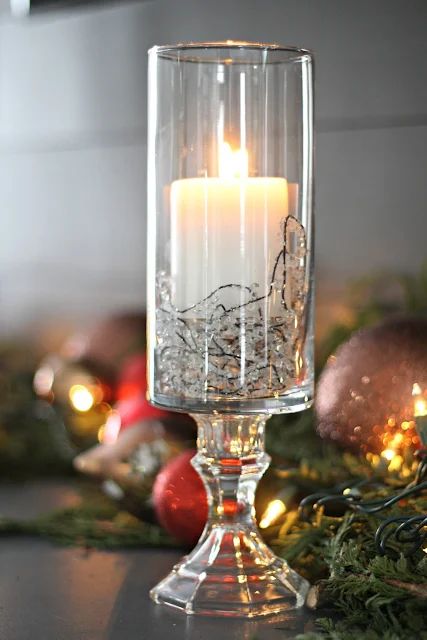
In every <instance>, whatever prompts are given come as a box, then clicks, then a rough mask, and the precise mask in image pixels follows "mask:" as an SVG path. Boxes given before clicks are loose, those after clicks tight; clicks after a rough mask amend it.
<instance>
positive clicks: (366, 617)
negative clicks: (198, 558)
mask: <svg viewBox="0 0 427 640" xmlns="http://www.w3.org/2000/svg"><path fill="white" fill-rule="evenodd" d="M396 284H397V285H398V287H399V296H397V298H396V299H393V301H392V302H391V299H392V298H390V296H389V295H388V293H389V291H390V289H393V288H395V287H396ZM351 297H352V300H351V303H350V306H351V308H352V309H353V314H352V318H351V320H350V321H349V322H347V323H346V324H345V325H344V324H343V325H337V326H335V327H334V329H333V330H332V331H331V332H330V333H329V334H328V336H327V338H326V339H325V340H324V341H323V343H322V344H321V345H320V347H319V348H318V356H319V357H318V369H320V368H321V367H322V366H323V364H324V362H325V360H326V357H327V356H328V355H329V354H330V353H331V352H332V351H334V350H335V348H336V347H337V346H338V345H339V344H340V343H341V342H343V341H344V340H346V339H347V338H348V337H349V336H350V334H351V333H352V332H353V331H354V330H356V329H358V328H360V327H362V326H366V325H368V324H371V323H372V322H375V321H377V320H380V319H383V318H384V317H385V316H386V315H387V314H388V313H390V312H396V311H401V312H402V311H404V312H409V313H423V314H425V313H426V312H427V265H426V266H425V267H423V269H422V271H421V273H420V274H419V275H418V276H417V277H411V278H409V277H407V278H403V277H400V276H396V277H390V276H389V275H387V276H384V277H375V278H370V279H369V280H365V281H364V282H362V283H359V284H358V285H357V286H356V287H354V289H353V291H352V296H351ZM22 351H23V350H22V347H21V348H18V349H14V348H12V347H11V348H9V347H8V348H5V349H2V350H1V353H0V355H1V358H0V462H1V464H0V468H1V471H0V474H1V475H3V476H4V477H7V478H8V479H10V478H11V477H15V478H21V477H27V478H28V477H30V478H31V477H39V476H40V475H46V474H48V475H58V474H60V475H63V474H70V472H71V464H70V462H71V458H72V450H71V449H70V447H69V445H68V444H67V442H66V438H65V437H63V434H64V429H63V428H62V425H61V424H60V420H59V419H58V417H57V416H56V415H54V414H53V413H50V414H49V415H48V414H45V413H43V411H42V409H43V407H44V405H40V404H38V403H37V400H36V399H35V397H34V394H33V392H32V389H31V377H32V370H33V364H34V363H33V362H22V361H21V360H20V359H19V358H20V356H19V354H22ZM15 353H17V354H18V356H17V360H16V357H15ZM15 360H16V361H15ZM11 363H12V365H13V366H11ZM1 365H3V366H1ZM11 371H12V373H10V372H11ZM43 410H46V409H43ZM35 427H36V428H35ZM267 439H268V445H267V448H268V450H269V452H270V454H271V455H272V457H273V464H272V467H271V469H270V470H269V472H268V473H267V475H266V477H265V478H264V479H263V481H262V482H261V484H260V487H259V491H258V494H257V512H258V513H259V514H261V513H263V511H264V509H265V507H266V505H267V504H268V502H269V501H271V499H272V498H273V497H274V496H275V495H278V494H280V492H281V491H284V490H285V488H286V491H287V492H288V493H287V495H288V499H287V504H286V508H287V510H286V512H285V514H284V515H282V516H281V517H280V518H279V519H278V520H276V521H275V522H274V524H273V525H272V526H270V527H269V528H267V529H263V535H264V536H265V538H266V540H267V542H268V543H269V544H270V545H271V546H272V547H273V548H274V550H275V552H276V553H277V554H278V555H279V556H281V557H283V558H284V559H286V560H287V561H288V562H289V564H290V565H291V566H292V567H293V568H295V569H296V570H297V571H298V572H299V573H301V574H302V575H304V576H305V577H306V578H308V580H309V581H310V583H311V584H312V585H314V586H313V588H312V590H311V591H310V594H309V599H308V604H309V606H311V607H312V608H315V609H316V612H317V614H318V615H319V617H318V619H317V621H316V624H317V627H318V632H313V633H308V634H304V635H300V636H298V640H318V639H320V638H325V639H329V640H354V639H355V638H365V639H366V640H377V639H378V640H379V639H380V638H382V639H385V640H413V639H414V638H420V639H421V640H424V639H425V640H427V606H426V604H427V602H426V601H427V556H426V554H425V553H424V551H423V550H422V549H420V550H418V551H417V553H416V554H415V556H411V558H410V559H406V558H404V557H403V556H399V552H400V548H399V545H397V544H396V546H395V551H396V555H397V557H396V558H390V557H388V556H380V555H378V554H377V548H376V546H375V543H374V534H375V531H376V529H377V526H378V524H379V522H380V519H379V517H377V516H375V515H366V514H362V513H351V512H350V513H337V514H333V515H331V514H329V513H325V512H323V511H322V510H320V511H318V512H316V513H315V514H314V516H313V518H312V519H311V520H310V521H306V520H303V519H301V518H300V517H299V513H298V503H299V501H300V499H302V498H303V497H304V496H307V495H308V494H311V493H314V492H317V491H319V489H320V490H322V489H325V490H327V489H328V488H330V487H334V486H336V485H339V484H342V483H344V482H348V483H349V485H350V484H351V482H352V481H354V480H360V479H364V478H368V477H370V476H372V474H373V469H372V466H371V465H370V464H369V462H368V461H367V460H365V459H362V458H359V457H357V456H354V455H352V454H350V453H348V452H345V451H344V452H343V451H340V450H339V449H337V448H336V447H335V446H334V445H332V444H331V443H326V442H324V441H322V440H320V439H319V438H318V436H316V434H315V429H314V419H313V415H312V413H311V412H310V411H307V412H305V413H303V414H301V415H298V416H295V417H273V418H272V419H271V420H270V421H269V425H268V429H267ZM380 480H381V482H380V483H379V485H378V487H377V488H376V489H375V491H376V494H375V496H376V497H378V496H385V495H387V494H388V493H389V492H390V491H393V489H394V488H395V487H396V485H398V484H399V483H400V484H402V481H401V479H399V478H398V477H397V476H394V475H393V474H390V473H387V474H385V476H384V477H382V478H380ZM409 480H410V478H407V479H406V482H408V481H409ZM81 486H82V487H83V489H82V499H81V503H80V504H79V505H78V506H76V507H73V508H70V509H65V510H60V511H55V512H53V513H50V514H47V515H45V516H42V517H40V518H37V519H35V520H31V521H17V520H11V519H0V534H1V533H4V534H11V533H14V534H24V535H28V534H32V535H38V536H42V537H46V538H49V539H51V540H53V541H55V542H57V543H60V544H66V545H79V546H85V547H91V548H108V549H116V548H125V547H142V546H146V547H147V546H177V543H176V542H175V541H174V540H172V539H171V538H170V537H169V536H168V535H167V534H166V533H165V532H164V531H163V530H162V529H161V528H160V527H159V526H158V525H157V524H155V523H154V522H152V521H150V520H149V519H147V518H146V519H145V521H142V520H140V519H137V518H135V517H134V516H132V515H130V514H129V512H128V511H127V510H126V505H123V504H120V503H117V502H114V501H113V500H111V499H108V498H106V497H105V496H104V495H103V493H102V491H101V490H100V489H99V488H97V487H95V486H93V485H90V484H88V483H84V484H83V485H81ZM149 494H150V487H149V486H148V487H146V489H144V491H143V492H142V495H141V502H144V501H147V503H148V501H149ZM426 512H427V496H426V495H423V494H421V495H418V496H416V497H411V498H410V499H408V500H406V501H405V502H400V503H398V504H396V505H394V506H393V507H392V508H391V509H390V511H389V513H388V515H390V516H391V515H393V514H395V515H400V514H404V513H414V514H417V513H419V514H424V513H426Z"/></svg>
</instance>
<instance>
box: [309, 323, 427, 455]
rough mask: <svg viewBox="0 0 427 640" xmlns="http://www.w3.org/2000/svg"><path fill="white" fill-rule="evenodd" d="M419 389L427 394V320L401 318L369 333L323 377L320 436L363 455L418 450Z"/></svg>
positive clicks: (344, 349) (343, 350) (345, 349)
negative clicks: (416, 396) (416, 402)
mask: <svg viewBox="0 0 427 640" xmlns="http://www.w3.org/2000/svg"><path fill="white" fill-rule="evenodd" d="M414 385H416V386H415V387H414ZM414 389H417V390H418V392H421V393H424V394H425V393H426V391H427V319H424V318H397V319H392V320H389V321H386V322H384V323H382V324H380V325H378V326H375V327H373V328H369V329H363V330H361V331H359V332H357V333H355V334H354V335H353V336H352V337H351V338H350V340H349V341H348V342H346V343H344V344H343V345H342V346H341V347H340V348H339V349H338V350H337V352H336V354H335V355H333V356H331V358H330V359H329V361H328V363H327V365H326V367H325V368H324V370H323V372H322V375H321V376H320V380H319V383H318V387H317V398H316V413H317V418H318V426H317V430H318V433H319V434H320V435H321V436H322V437H323V438H327V439H331V440H333V441H335V442H337V443H338V444H340V445H342V446H344V447H346V448H348V449H351V450H354V451H362V452H363V453H367V452H369V453H381V452H382V451H384V450H385V449H388V448H391V449H392V450H393V451H399V450H403V449H404V448H406V447H410V448H412V449H416V448H417V447H418V445H419V440H418V437H417V434H416V430H415V423H414V396H413V393H414Z"/></svg>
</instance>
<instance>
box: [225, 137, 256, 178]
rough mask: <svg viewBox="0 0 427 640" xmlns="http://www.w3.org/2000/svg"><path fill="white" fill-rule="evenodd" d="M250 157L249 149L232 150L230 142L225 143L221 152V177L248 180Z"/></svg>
mask: <svg viewBox="0 0 427 640" xmlns="http://www.w3.org/2000/svg"><path fill="white" fill-rule="evenodd" d="M248 172H249V157H248V152H247V149H235V150H234V149H232V148H231V146H230V145H229V144H228V142H223V143H222V145H221V148H220V151H219V171H218V173H219V177H220V178H225V179H227V180H228V179H230V178H247V177H248Z"/></svg>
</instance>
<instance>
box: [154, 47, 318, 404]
mask: <svg viewBox="0 0 427 640" xmlns="http://www.w3.org/2000/svg"><path fill="white" fill-rule="evenodd" d="M312 75H313V62H312V56H311V54H310V52H308V51H306V50H302V49H295V48H290V47H281V46H278V45H264V44H250V43H240V42H225V43H202V44H189V45H178V46H173V47H169V46H161V47H154V48H153V49H151V51H150V53H149V125H148V254H149V255H148V340H149V395H150V399H151V401H152V402H153V403H154V404H156V405H159V406H162V407H167V408H169V409H176V410H181V411H187V412H190V413H215V412H218V413H221V414H225V413H232V414H249V413H256V414H260V413H268V414H271V413H279V412H289V411H297V410H301V409H303V408H305V407H307V406H309V405H310V403H311V401H312V397H313V324H312V312H313V309H312V305H313V295H312V292H313V289H312V267H313V228H312V207H313V92H312V86H313V85H312V81H313V78H312Z"/></svg>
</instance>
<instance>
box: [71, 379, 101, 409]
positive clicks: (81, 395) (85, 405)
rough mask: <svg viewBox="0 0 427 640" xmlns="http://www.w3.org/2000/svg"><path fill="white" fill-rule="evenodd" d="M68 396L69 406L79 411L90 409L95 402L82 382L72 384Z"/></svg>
mask: <svg viewBox="0 0 427 640" xmlns="http://www.w3.org/2000/svg"><path fill="white" fill-rule="evenodd" d="M68 396H69V398H70V402H71V406H72V407H73V408H74V409H76V411H80V412H81V413H86V412H87V411H90V409H92V407H93V405H94V403H95V398H94V396H93V394H92V393H91V392H90V390H89V389H88V388H87V387H85V386H84V385H83V384H73V386H72V387H71V389H70V391H69V393H68Z"/></svg>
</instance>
